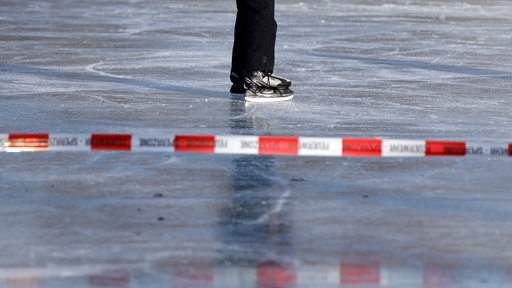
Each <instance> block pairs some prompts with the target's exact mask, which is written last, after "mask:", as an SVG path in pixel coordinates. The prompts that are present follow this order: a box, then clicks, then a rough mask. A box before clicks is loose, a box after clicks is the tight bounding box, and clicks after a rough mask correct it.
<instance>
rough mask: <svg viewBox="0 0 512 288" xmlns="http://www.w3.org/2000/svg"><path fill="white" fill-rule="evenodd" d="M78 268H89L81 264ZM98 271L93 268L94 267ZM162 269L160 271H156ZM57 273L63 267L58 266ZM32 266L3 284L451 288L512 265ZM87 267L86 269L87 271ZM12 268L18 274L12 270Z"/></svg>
mask: <svg viewBox="0 0 512 288" xmlns="http://www.w3.org/2000/svg"><path fill="white" fill-rule="evenodd" d="M78 270H83V269H80V268H78ZM91 270H93V269H91ZM156 271H158V272H156ZM53 272H57V271H53ZM76 272H77V271H73V268H69V269H68V273H69V275H66V273H62V272H59V273H58V274H57V275H52V272H51V269H50V270H49V271H45V270H44V269H42V270H37V269H32V270H30V269H28V270H8V269H4V270H1V271H0V273H1V274H0V275H1V276H0V286H1V287H7V288H18V287H25V288H43V287H56V288H61V287H77V288H81V287H83V288H100V287H103V288H105V287H119V288H121V287H173V288H205V287H211V288H238V287H255V288H300V287H327V288H343V287H373V288H386V287H389V288H393V287H396V288H409V287H424V288H434V287H436V288H445V287H446V288H451V287H508V286H509V285H511V284H512V277H511V275H512V267H479V266H470V265H465V264H464V263H451V264H447V263H436V262H428V263H415V264H410V265H408V266H407V265H404V264H399V263H385V262H374V261H370V262H363V261H358V262H341V263H339V264H336V265H330V266H329V265H307V264H301V265H296V264H295V265H293V264H284V263H279V262H275V261H272V260H269V261H263V262H260V263H257V264H253V265H242V266H225V265H221V264H215V263H214V262H213V261H208V260H206V261H197V260H193V261H192V262H190V263H189V264H183V265H177V264H172V265H170V266H158V267H146V268H138V269H132V270H130V269H112V270H108V269H107V270H104V271H97V272H94V273H88V274H79V273H76ZM82 272H83V271H82ZM11 273H12V274H11Z"/></svg>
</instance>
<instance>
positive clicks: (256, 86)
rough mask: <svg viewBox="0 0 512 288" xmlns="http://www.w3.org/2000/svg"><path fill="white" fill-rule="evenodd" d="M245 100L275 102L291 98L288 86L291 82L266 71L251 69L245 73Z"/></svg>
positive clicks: (291, 93) (291, 94)
mask: <svg viewBox="0 0 512 288" xmlns="http://www.w3.org/2000/svg"><path fill="white" fill-rule="evenodd" d="M244 82H245V87H246V88H247V89H246V90H245V100H246V101H249V102H277V101H286V100H291V99H292V98H293V91H292V90H291V89H290V88H289V87H290V85H291V84H292V82H291V81H290V80H288V79H286V78H283V77H279V76H276V75H272V74H271V73H268V72H262V71H252V72H249V73H247V74H246V76H245V79H244Z"/></svg>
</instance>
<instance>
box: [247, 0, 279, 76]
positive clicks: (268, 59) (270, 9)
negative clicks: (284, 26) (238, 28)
mask: <svg viewBox="0 0 512 288" xmlns="http://www.w3.org/2000/svg"><path fill="white" fill-rule="evenodd" d="M245 1H246V5H247V6H246V7H247V27H248V28H247V38H246V41H247V44H246V45H247V46H246V49H247V52H246V53H247V55H246V58H245V67H244V68H245V70H246V72H249V71H267V72H273V71H274V59H275V44H276V32H277V23H276V21H275V19H274V5H275V2H274V0H245Z"/></svg>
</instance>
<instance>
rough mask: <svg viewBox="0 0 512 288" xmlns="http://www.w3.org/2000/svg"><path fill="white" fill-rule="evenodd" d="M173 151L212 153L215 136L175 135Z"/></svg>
mask: <svg viewBox="0 0 512 288" xmlns="http://www.w3.org/2000/svg"><path fill="white" fill-rule="evenodd" d="M174 151H176V152H200V153H213V152H214V151H215V136H191V135H176V137H175V138H174Z"/></svg>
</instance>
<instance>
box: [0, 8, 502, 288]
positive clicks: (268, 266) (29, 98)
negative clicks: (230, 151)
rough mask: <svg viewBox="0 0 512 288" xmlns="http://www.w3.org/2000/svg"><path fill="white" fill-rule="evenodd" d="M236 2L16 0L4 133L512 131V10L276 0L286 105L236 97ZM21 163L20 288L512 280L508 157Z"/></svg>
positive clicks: (118, 158)
mask: <svg viewBox="0 0 512 288" xmlns="http://www.w3.org/2000/svg"><path fill="white" fill-rule="evenodd" d="M234 2H235V1H231V0H230V1H224V0H216V1H211V0H187V1H175V0H174V1H163V0H154V1H137V0H130V1H99V0H96V1H65V0H59V1H35V0H34V1H30V0H27V1H0V7H2V8H1V9H0V95H1V96H0V97H1V106H0V107H1V110H0V133H15V132H22V133H30V132H33V133H35V132H49V133H92V132H94V133H101V132H127V133H186V134H209V135H225V134H246V135H300V136H319V137H369V138H374V137H383V138H392V139H395V138H396V139H418V140H422V139H436V140H437V139H439V140H443V139H449V140H462V141H466V140H467V141H491V142H501V141H504V142H510V141H511V140H512V139H511V138H512V126H511V123H512V114H511V108H510V107H512V105H511V104H512V98H511V97H510V91H512V68H511V67H512V66H511V64H512V63H511V59H512V52H511V51H512V50H511V49H510V47H511V46H512V34H511V33H510V32H511V27H512V5H510V2H509V1H505V0H503V1H500V0H490V1H482V0H459V1H440V0H439V1H433V0H423V1H420V0H390V1H376V0H365V1H347V0H339V1H338V0H317V1H308V2H306V1H304V2H300V1H298V0H284V1H277V2H278V3H277V7H276V14H277V15H276V18H277V21H278V23H279V31H278V41H277V42H278V43H277V64H276V73H278V74H281V75H283V76H286V77H290V78H291V79H293V81H294V90H295V92H296V97H295V98H294V100H293V101H291V102H287V103H273V104H271V105H268V104H262V103H258V104H255V103H245V102H243V101H241V100H240V99H237V98H233V97H231V95H229V93H228V90H229V83H228V80H229V79H228V76H229V65H230V52H231V45H232V30H233V23H234V14H235V3H234ZM0 166H1V174H0V191H1V192H0V217H1V219H2V221H1V222H0V231H1V232H0V233H1V235H0V287H223V288H224V287H226V288H229V287H352V286H357V285H358V284H360V285H359V287H361V285H363V286H362V287H482V286H483V287H505V286H507V285H508V286H509V285H511V283H512V262H511V260H510V259H512V253H511V252H510V250H509V249H508V248H509V245H510V244H509V243H510V239H511V238H512V229H511V228H512V212H511V211H512V197H511V195H510V192H511V185H510V176H511V174H512V173H511V172H512V166H511V160H509V159H507V158H487V157H469V158H428V159H427V158H414V159H409V158H393V159H389V158H385V159H384V158H371V159H370V158H325V157H324V158H315V157H308V158H304V157H276V156H274V157H258V156H241V155H201V154H168V153H147V154H145V153H138V154H136V153H131V154H130V153H20V154H6V153H3V154H0Z"/></svg>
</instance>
